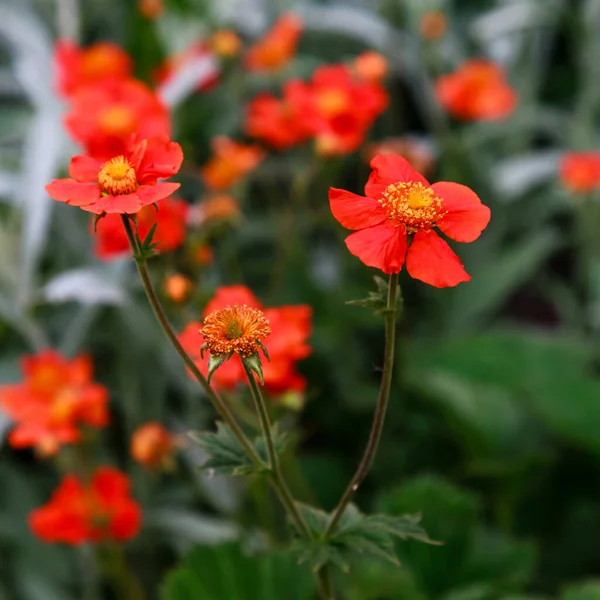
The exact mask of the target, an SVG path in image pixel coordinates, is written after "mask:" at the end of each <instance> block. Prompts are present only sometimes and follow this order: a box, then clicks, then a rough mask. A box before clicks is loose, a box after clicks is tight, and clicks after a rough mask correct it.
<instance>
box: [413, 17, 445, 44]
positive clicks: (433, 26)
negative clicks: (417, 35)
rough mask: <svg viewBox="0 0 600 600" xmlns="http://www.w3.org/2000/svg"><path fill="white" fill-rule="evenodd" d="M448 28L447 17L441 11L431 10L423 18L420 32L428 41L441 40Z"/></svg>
mask: <svg viewBox="0 0 600 600" xmlns="http://www.w3.org/2000/svg"><path fill="white" fill-rule="evenodd" d="M447 28H448V21H447V19H446V15H444V13H443V12H441V11H439V10H430V11H429V12H426V13H425V14H424V15H423V16H422V17H421V22H420V23H419V31H420V32H421V35H422V36H423V37H424V38H426V39H428V40H437V39H438V38H441V37H442V36H443V35H444V33H446V29H447Z"/></svg>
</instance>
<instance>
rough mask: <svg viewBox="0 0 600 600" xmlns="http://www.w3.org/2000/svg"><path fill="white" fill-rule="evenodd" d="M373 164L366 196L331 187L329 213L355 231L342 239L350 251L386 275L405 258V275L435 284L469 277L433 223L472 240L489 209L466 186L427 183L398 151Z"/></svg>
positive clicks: (395, 270) (447, 284)
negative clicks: (406, 273)
mask: <svg viewBox="0 0 600 600" xmlns="http://www.w3.org/2000/svg"><path fill="white" fill-rule="evenodd" d="M371 168H372V169H373V172H372V173H371V176H370V177H369V181H368V182H367V185H366V186H365V194H366V197H364V196H357V195H356V194H352V193H351V192H347V191H346V190H340V189H336V188H330V190H329V203H330V206H331V212H332V213H333V216H334V217H335V218H336V219H337V220H338V221H339V222H340V223H341V224H342V225H343V226H344V227H346V228H347V229H354V230H357V231H356V232H355V233H353V234H351V235H350V236H348V237H347V238H346V245H347V246H348V250H350V252H351V253H352V254H354V256H357V257H358V258H360V260H362V262H363V263H365V265H367V266H369V267H375V268H377V269H381V270H382V271H383V272H384V273H388V274H389V273H399V272H400V270H401V269H402V265H403V264H404V259H405V257H406V269H407V271H408V273H409V275H410V276H411V277H414V278H415V279H420V280H421V281H424V282H425V283H428V284H430V285H433V286H435V287H439V288H442V287H453V286H455V285H458V284H459V283H461V282H463V281H469V280H470V279H471V278H470V276H469V275H468V274H467V273H466V271H465V270H464V268H463V265H462V263H461V262H460V260H459V258H458V257H457V256H456V254H454V252H453V251H452V250H451V249H450V246H449V245H448V244H447V243H446V242H445V241H444V240H443V239H442V238H440V237H439V236H438V234H437V233H436V232H435V230H434V228H435V227H437V228H438V229H439V230H440V231H442V232H443V233H445V234H446V235H447V236H448V237H449V238H451V239H453V240H455V241H457V242H472V241H474V240H476V239H477V238H478V237H479V235H480V234H481V232H482V231H483V229H485V227H486V226H487V224H488V222H489V220H490V209H489V208H488V207H487V206H484V205H483V204H482V203H481V200H480V199H479V198H478V196H477V195H476V194H475V192H473V190H471V189H470V188H468V187H466V186H464V185H461V184H459V183H448V182H445V181H441V182H438V183H434V184H432V185H430V184H429V183H428V182H427V180H426V179H425V178H424V177H423V176H422V175H421V174H420V173H417V171H415V170H414V169H413V168H412V167H411V166H410V163H409V162H408V161H407V160H406V159H404V158H402V157H400V156H396V155H394V154H380V155H378V156H376V157H375V158H374V159H373V160H372V161H371ZM409 242H410V245H409Z"/></svg>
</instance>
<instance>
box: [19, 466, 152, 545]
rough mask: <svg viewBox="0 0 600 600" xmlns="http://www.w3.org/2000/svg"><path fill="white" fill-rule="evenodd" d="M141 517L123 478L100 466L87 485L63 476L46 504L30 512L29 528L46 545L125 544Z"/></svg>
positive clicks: (136, 530) (73, 478)
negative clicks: (106, 542)
mask: <svg viewBox="0 0 600 600" xmlns="http://www.w3.org/2000/svg"><path fill="white" fill-rule="evenodd" d="M141 518H142V511H141V508H140V506H139V504H138V503H137V502H135V501H134V500H133V499H132V498H131V496H130V493H129V479H128V478H127V476H126V475H125V474H124V473H121V472H120V471H118V470H117V469H113V468H110V467H101V468H100V469H98V470H97V471H96V473H95V474H94V476H93V477H92V480H91V482H90V483H89V484H84V483H82V482H81V481H80V480H79V479H77V477H75V476H74V475H67V476H66V477H64V478H63V480H62V482H61V484H60V486H59V487H58V489H57V490H55V492H54V493H53V494H52V498H51V499H50V501H49V502H48V503H47V504H45V505H44V506H41V507H40V508H37V509H36V510H34V511H32V512H31V513H30V515H29V526H30V527H31V530H32V531H33V533H34V534H35V535H36V536H37V537H39V538H40V539H41V540H43V541H44V542H49V543H56V542H63V543H65V544H71V545H77V544H81V543H83V542H101V541H104V540H112V541H116V542H125V541H127V540H130V539H131V538H133V537H135V536H136V535H137V533H138V531H139V530H140V524H141Z"/></svg>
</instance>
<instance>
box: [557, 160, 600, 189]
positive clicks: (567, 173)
mask: <svg viewBox="0 0 600 600" xmlns="http://www.w3.org/2000/svg"><path fill="white" fill-rule="evenodd" d="M559 173H560V180H561V181H562V184H563V185H564V186H565V188H567V189H568V190H569V191H571V192H574V193H576V194H586V193H588V192H593V191H594V190H596V189H598V187H600V152H595V151H589V152H566V153H565V154H564V155H563V156H562V158H561V160H560V164H559Z"/></svg>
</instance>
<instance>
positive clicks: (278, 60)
mask: <svg viewBox="0 0 600 600" xmlns="http://www.w3.org/2000/svg"><path fill="white" fill-rule="evenodd" d="M302 29H303V23H302V19H301V18H300V17H299V16H298V15H295V14H293V13H287V14H285V15H282V16H281V17H280V18H279V19H278V20H277V21H276V23H275V24H274V25H273V27H272V28H271V29H270V30H269V31H268V32H267V33H266V34H265V35H264V36H263V37H262V39H260V40H259V41H258V42H256V43H255V44H254V45H253V46H252V47H251V48H249V49H248V51H247V52H246V56H245V57H244V63H245V65H246V67H247V68H248V69H250V70H251V71H273V70H276V69H280V68H281V67H284V66H285V65H286V64H287V63H288V62H289V61H290V60H291V58H292V57H293V56H294V54H295V53H296V48H297V46H298V41H299V39H300V35H301V34H302Z"/></svg>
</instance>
